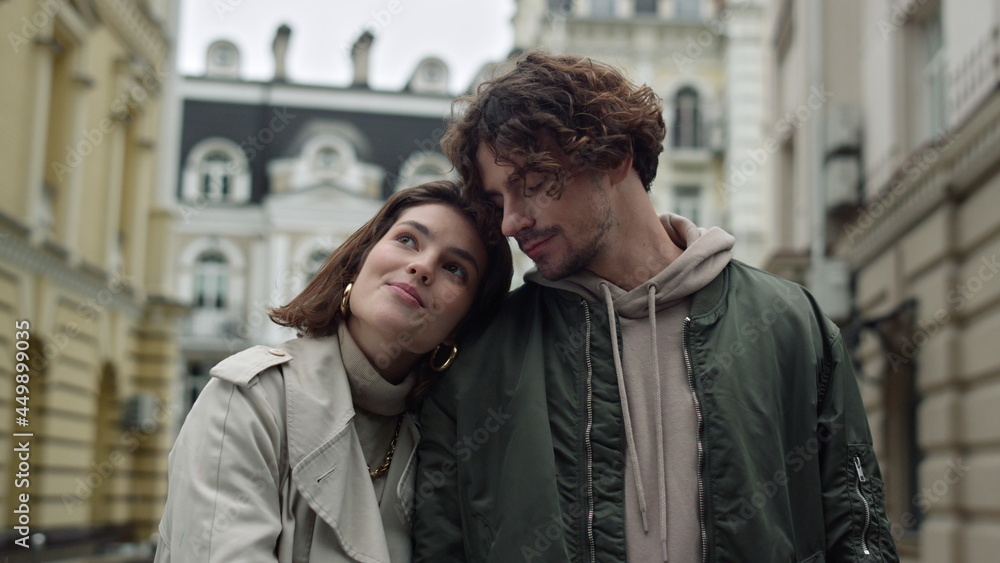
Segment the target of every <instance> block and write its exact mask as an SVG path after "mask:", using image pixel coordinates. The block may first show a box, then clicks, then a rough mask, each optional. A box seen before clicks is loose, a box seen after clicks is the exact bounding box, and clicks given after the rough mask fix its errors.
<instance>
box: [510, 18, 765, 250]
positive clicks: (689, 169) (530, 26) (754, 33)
mask: <svg viewBox="0 0 1000 563" xmlns="http://www.w3.org/2000/svg"><path fill="white" fill-rule="evenodd" d="M765 5H766V2H765V1H763V0H744V1H739V2H728V3H727V2H718V1H713V0H576V1H570V0H520V1H519V2H518V3H517V11H516V13H515V15H514V18H513V23H514V46H515V49H517V50H526V49H531V48H542V49H545V50H547V51H550V52H555V53H575V54H580V55H585V56H588V57H593V58H595V59H597V60H600V61H603V62H606V63H609V64H611V65H613V66H615V67H617V68H620V69H623V70H624V71H625V72H626V74H627V75H628V76H629V77H630V78H631V79H632V80H633V81H634V82H636V83H639V84H646V85H648V86H650V87H651V88H652V89H653V90H654V91H655V92H656V93H657V94H659V95H660V97H661V98H663V101H664V121H665V122H666V124H667V127H668V130H667V138H666V139H665V141H664V152H663V153H662V155H661V157H660V163H659V167H658V172H657V176H656V179H655V181H654V182H653V186H652V189H651V197H652V199H653V204H654V206H655V208H656V209H657V210H658V211H660V212H664V211H671V212H675V213H679V214H680V215H684V216H686V217H688V218H690V219H692V220H693V221H694V222H695V223H696V224H698V225H699V226H705V227H708V226H712V225H718V226H721V227H723V228H725V229H726V230H728V231H730V232H731V233H733V234H734V235H735V236H736V239H737V243H736V248H735V249H734V252H735V255H736V257H737V258H739V259H741V260H744V261H746V262H748V263H750V264H753V265H760V264H761V263H762V261H763V257H764V251H765V248H766V246H767V244H768V241H769V237H770V233H769V229H770V226H771V224H772V221H771V220H770V219H769V215H768V210H769V207H768V205H767V203H768V201H767V192H766V191H765V190H764V186H765V185H766V182H765V177H764V175H763V174H762V173H760V171H761V169H762V166H763V164H764V162H765V161H766V158H767V155H766V154H763V153H762V151H761V149H760V147H761V146H762V144H763V139H762V136H761V127H760V124H761V119H762V115H763V106H762V95H761V85H762V83H763V76H762V73H763V70H764V55H765V51H764V41H763V37H764V29H765V28H764V6H765ZM762 154H763V156H762Z"/></svg>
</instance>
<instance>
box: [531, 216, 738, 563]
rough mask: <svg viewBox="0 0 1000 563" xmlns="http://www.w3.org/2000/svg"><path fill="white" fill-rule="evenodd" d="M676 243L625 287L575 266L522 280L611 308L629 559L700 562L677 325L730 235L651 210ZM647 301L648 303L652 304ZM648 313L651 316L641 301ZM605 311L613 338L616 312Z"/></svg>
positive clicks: (688, 407)
mask: <svg viewBox="0 0 1000 563" xmlns="http://www.w3.org/2000/svg"><path fill="white" fill-rule="evenodd" d="M660 222H661V223H662V224H663V228H664V229H665V230H666V231H667V234H668V235H669V236H670V238H671V240H673V242H674V243H675V244H676V245H677V246H679V247H680V248H682V249H684V252H683V253H682V254H681V255H680V256H679V257H678V258H677V259H676V260H674V261H673V262H672V263H670V265H669V266H667V267H666V268H665V269H663V270H662V271H661V272H659V273H657V274H655V275H654V276H653V277H652V278H650V279H649V280H647V281H646V282H645V283H643V284H641V285H639V286H638V287H636V288H635V289H633V290H632V291H628V292H626V291H625V290H623V289H621V288H619V287H617V286H615V285H614V284H612V283H610V282H608V281H606V280H604V279H602V278H600V277H599V276H597V275H596V274H594V273H593V272H590V271H589V270H584V271H582V272H580V273H578V274H575V275H573V276H569V277H567V278H564V279H562V280H559V281H555V282H553V281H549V280H546V279H545V278H543V277H542V276H541V275H540V274H539V273H538V272H537V270H531V271H530V272H528V273H527V274H526V275H525V279H527V280H530V281H533V282H535V283H538V284H540V285H543V286H547V287H554V288H559V289H565V290H569V291H572V292H574V293H577V294H578V295H580V296H582V297H583V298H585V299H587V300H589V301H600V302H603V303H605V304H606V306H607V307H608V309H609V313H611V309H612V308H613V309H614V312H616V313H617V322H619V323H621V333H622V350H615V354H614V355H615V363H616V366H615V367H616V371H617V372H618V387H619V393H620V394H621V402H622V413H623V415H624V417H625V432H626V441H627V443H628V455H626V456H625V534H626V538H625V539H626V550H627V553H628V558H629V560H630V561H667V560H668V555H669V560H670V561H701V560H702V550H703V547H702V536H701V525H700V508H699V506H698V502H699V501H698V467H697V465H698V444H697V434H698V420H697V412H696V411H695V405H694V397H693V395H692V391H691V387H690V384H689V382H688V373H687V367H686V365H685V360H684V347H683V326H684V319H685V317H687V316H688V314H689V312H690V309H691V295H692V294H693V293H694V292H696V291H698V290H699V289H701V288H703V287H705V286H706V285H707V284H708V283H709V282H710V281H712V280H713V279H715V277H716V276H718V275H719V273H720V272H722V270H723V268H725V267H726V264H728V263H729V260H730V259H731V258H732V248H733V244H734V243H735V241H736V239H734V238H733V236H732V235H730V234H729V233H727V232H725V231H723V230H722V229H720V228H718V227H712V228H710V229H703V228H699V227H697V226H695V225H694V223H692V222H691V221H689V220H687V219H685V218H683V217H681V216H679V215H674V214H670V213H667V214H664V215H661V216H660ZM651 303H655V305H653V306H652V307H651V305H650V304H651ZM651 308H652V309H654V310H655V315H653V316H650V313H649V311H650V309H651ZM609 316H610V317H611V319H612V320H611V333H612V341H617V339H616V338H615V332H616V320H615V319H616V317H615V315H613V314H610V315H609Z"/></svg>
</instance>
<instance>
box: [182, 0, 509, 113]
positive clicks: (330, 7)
mask: <svg viewBox="0 0 1000 563" xmlns="http://www.w3.org/2000/svg"><path fill="white" fill-rule="evenodd" d="M393 9H394V10H395V13H393ZM513 14H514V0H325V1H324V0H182V3H181V14H180V39H179V40H180V51H179V57H178V64H179V66H180V71H181V72H182V73H183V74H189V75H199V74H202V73H204V71H205V50H206V49H207V48H208V45H209V44H210V43H211V42H212V41H215V40H217V39H227V40H229V41H232V42H233V43H235V44H236V46H237V47H239V50H240V56H241V63H240V64H241V76H242V77H243V78H246V79H251V80H267V79H269V78H271V76H272V75H273V72H274V62H273V56H272V54H271V42H272V40H273V39H274V33H275V30H277V28H278V26H279V25H281V24H282V23H285V24H288V26H289V27H291V28H292V37H291V41H290V44H289V49H288V58H287V65H288V66H287V68H288V78H289V80H290V81H292V82H300V83H307V84H327V85H336V86H347V85H348V84H349V83H350V80H351V76H352V70H351V61H350V47H351V45H352V44H353V43H354V40H355V39H356V38H357V37H358V36H359V35H361V33H362V32H363V30H364V29H366V28H368V29H371V30H372V32H373V33H374V34H375V42H374V43H373V44H372V53H371V60H370V73H369V84H370V85H371V86H372V87H373V88H375V89H384V90H399V89H401V88H402V87H403V86H404V85H405V84H406V82H407V80H409V78H410V75H411V74H412V73H413V70H414V69H415V68H416V65H417V63H418V62H419V61H420V60H421V59H423V58H425V57H428V56H436V57H439V58H441V59H442V60H443V61H444V62H445V64H447V65H448V69H449V72H450V75H449V82H450V84H451V88H450V89H451V91H452V93H456V94H457V93H460V92H462V91H464V90H465V89H466V88H467V87H468V86H469V84H470V82H471V81H472V78H473V77H474V76H475V74H476V72H477V71H478V70H479V69H480V67H481V66H482V65H483V64H484V63H486V62H489V61H494V60H499V59H502V58H504V57H505V56H506V55H507V53H508V52H509V51H510V49H511V45H512V42H513V32H512V31H511V26H510V19H511V16H513Z"/></svg>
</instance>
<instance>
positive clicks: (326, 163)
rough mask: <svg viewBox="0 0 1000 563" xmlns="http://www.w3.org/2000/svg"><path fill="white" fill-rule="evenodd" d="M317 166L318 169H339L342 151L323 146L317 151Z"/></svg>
mask: <svg viewBox="0 0 1000 563" xmlns="http://www.w3.org/2000/svg"><path fill="white" fill-rule="evenodd" d="M315 158H316V162H315V163H314V164H315V167H316V169H317V170H323V171H327V170H337V169H338V168H339V166H340V159H341V157H340V153H339V152H338V151H337V149H335V148H333V147H323V148H321V149H319V150H318V151H316V157H315Z"/></svg>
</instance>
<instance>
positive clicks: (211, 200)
mask: <svg viewBox="0 0 1000 563" xmlns="http://www.w3.org/2000/svg"><path fill="white" fill-rule="evenodd" d="M181 199H182V200H184V201H188V202H192V203H197V204H200V205H203V204H206V203H208V204H220V203H242V202H244V201H246V200H248V199H250V169H249V165H248V163H247V158H246V154H244V153H243V150H242V149H241V148H240V147H239V145H237V144H236V143H234V142H233V141H230V140H229V139H223V138H220V137H215V138H211V139H205V140H204V141H201V142H200V143H198V144H197V145H195V146H194V147H192V148H191V151H190V152H189V153H188V157H187V160H186V162H185V165H184V176H183V183H182V185H181Z"/></svg>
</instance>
